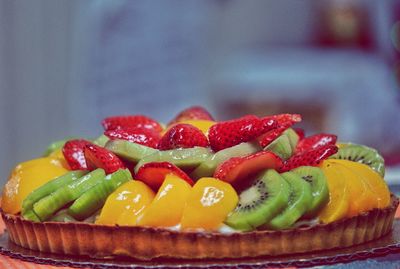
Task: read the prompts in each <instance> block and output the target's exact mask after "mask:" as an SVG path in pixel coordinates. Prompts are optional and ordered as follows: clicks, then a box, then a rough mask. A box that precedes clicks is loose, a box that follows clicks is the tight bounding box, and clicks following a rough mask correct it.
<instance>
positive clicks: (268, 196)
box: [225, 169, 290, 231]
mask: <svg viewBox="0 0 400 269" xmlns="http://www.w3.org/2000/svg"><path fill="white" fill-rule="evenodd" d="M257 178H258V179H257V180H255V181H254V182H253V184H252V185H251V186H250V187H249V188H247V189H246V190H244V191H243V192H242V193H241V194H240V195H239V203H238V205H237V206H236V208H235V210H234V211H233V212H232V213H231V214H230V215H229V216H228V217H227V219H226V220H225V223H226V224H227V225H229V226H231V227H232V228H234V229H237V230H243V231H249V230H253V229H255V228H257V227H259V226H261V225H263V224H264V223H266V222H268V221H270V220H271V219H273V218H274V217H275V216H276V215H278V214H279V213H280V212H281V211H282V210H283V209H284V208H285V207H286V206H287V203H288V201H289V195H290V187H289V184H288V183H287V182H286V180H285V179H284V178H283V177H282V176H280V175H279V174H278V172H276V171H275V170H273V169H269V170H266V171H264V172H262V173H260V175H258V177H257Z"/></svg>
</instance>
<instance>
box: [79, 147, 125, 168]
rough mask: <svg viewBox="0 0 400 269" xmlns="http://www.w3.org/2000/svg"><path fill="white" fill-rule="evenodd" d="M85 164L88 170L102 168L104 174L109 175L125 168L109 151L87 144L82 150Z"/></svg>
mask: <svg viewBox="0 0 400 269" xmlns="http://www.w3.org/2000/svg"><path fill="white" fill-rule="evenodd" d="M83 152H84V154H85V159H86V164H87V167H88V169H89V170H94V169H96V168H103V169H104V171H105V172H106V174H111V173H113V172H115V171H117V170H118V169H120V168H125V165H124V163H123V162H122V161H121V160H120V159H119V158H118V157H117V155H115V154H114V153H112V152H111V151H108V150H107V149H105V148H103V147H100V146H97V145H94V144H89V145H86V146H85V148H84V151H83Z"/></svg>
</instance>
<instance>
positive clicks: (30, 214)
mask: <svg viewBox="0 0 400 269" xmlns="http://www.w3.org/2000/svg"><path fill="white" fill-rule="evenodd" d="M22 217H24V219H26V220H30V221H34V222H40V219H39V217H38V216H37V215H36V214H35V212H33V210H32V209H29V210H27V211H25V212H24V214H23V215H22Z"/></svg>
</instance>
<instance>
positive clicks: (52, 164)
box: [2, 157, 68, 214]
mask: <svg viewBox="0 0 400 269" xmlns="http://www.w3.org/2000/svg"><path fill="white" fill-rule="evenodd" d="M65 166H66V164H65V163H63V161H62V160H60V159H56V158H51V157H45V158H39V159H34V160H31V161H27V162H23V163H20V164H18V165H17V166H16V167H15V168H14V170H13V171H12V172H11V174H10V177H9V179H8V181H7V183H6V185H5V186H4V189H3V196H2V209H3V211H4V212H6V213H9V214H17V213H19V212H20V211H21V209H22V202H23V200H24V199H25V198H26V197H27V196H28V195H29V194H30V193H31V192H32V191H33V190H35V189H37V188H38V187H40V186H42V185H43V184H45V183H47V182H49V181H50V180H52V179H54V178H57V177H59V176H61V175H64V174H65V173H67V172H68V170H67V169H66V168H65Z"/></svg>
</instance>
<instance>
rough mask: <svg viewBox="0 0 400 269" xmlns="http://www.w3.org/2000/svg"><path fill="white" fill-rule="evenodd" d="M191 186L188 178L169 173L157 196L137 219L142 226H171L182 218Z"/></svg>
mask: <svg viewBox="0 0 400 269" xmlns="http://www.w3.org/2000/svg"><path fill="white" fill-rule="evenodd" d="M190 190H191V186H190V185H189V184H188V183H187V181H186V180H184V179H182V178H180V177H179V176H176V175H175V174H168V175H166V177H165V180H164V182H163V183H162V185H161V187H160V189H159V190H158V192H157V195H156V197H155V198H154V199H153V201H152V202H151V203H150V205H149V206H148V207H146V208H145V209H144V210H143V213H142V215H141V216H139V217H138V219H137V224H138V225H140V226H152V227H170V226H175V225H177V224H178V223H179V222H180V221H181V218H182V213H183V208H184V207H185V204H186V201H187V200H188V196H189V194H190Z"/></svg>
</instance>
